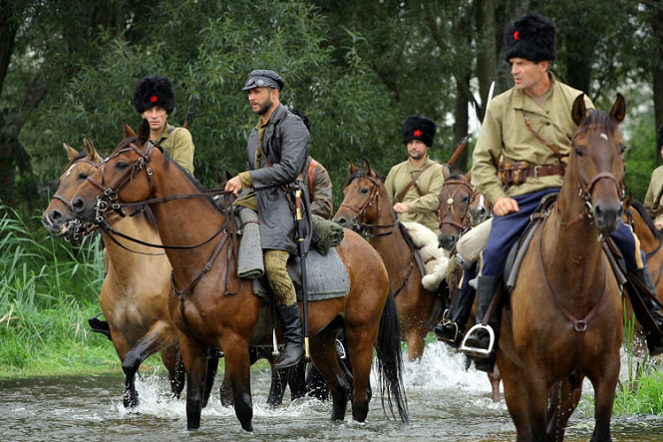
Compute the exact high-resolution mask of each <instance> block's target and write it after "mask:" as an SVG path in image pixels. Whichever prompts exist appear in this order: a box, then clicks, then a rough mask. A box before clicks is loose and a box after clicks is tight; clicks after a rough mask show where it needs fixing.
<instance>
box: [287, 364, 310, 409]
mask: <svg viewBox="0 0 663 442" xmlns="http://www.w3.org/2000/svg"><path fill="white" fill-rule="evenodd" d="M288 386H289V387H290V399H291V400H293V401H294V400H295V399H299V398H302V397H304V396H306V362H300V363H299V364H297V365H295V366H294V367H290V375H289V376H288Z"/></svg>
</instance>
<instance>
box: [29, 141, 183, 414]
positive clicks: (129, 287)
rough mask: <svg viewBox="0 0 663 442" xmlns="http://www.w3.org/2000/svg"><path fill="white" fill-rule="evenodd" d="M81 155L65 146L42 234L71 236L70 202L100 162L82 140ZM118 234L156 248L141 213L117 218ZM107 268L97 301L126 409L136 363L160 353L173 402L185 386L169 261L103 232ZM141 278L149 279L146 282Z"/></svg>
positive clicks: (132, 400) (133, 396)
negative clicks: (172, 312)
mask: <svg viewBox="0 0 663 442" xmlns="http://www.w3.org/2000/svg"><path fill="white" fill-rule="evenodd" d="M84 145H85V151H84V152H82V153H79V152H77V151H76V150H75V149H73V148H72V147H70V146H69V145H67V144H66V143H65V144H64V147H65V150H66V151H67V155H68V157H69V161H70V162H69V165H68V166H67V167H66V168H65V171H64V173H63V174H62V175H61V176H60V185H59V187H58V189H57V191H56V192H55V195H54V196H53V199H51V202H50V204H49V206H48V208H47V209H46V210H45V211H44V213H43V215H42V223H43V225H44V226H45V227H46V229H47V230H48V231H49V232H51V233H52V234H54V235H56V236H63V235H69V234H70V233H73V230H75V228H76V227H75V225H76V220H75V214H74V213H73V208H72V206H71V202H70V201H72V200H73V196H74V194H75V193H76V191H77V190H78V188H79V187H80V185H81V184H82V183H84V182H85V181H86V180H87V177H88V176H90V175H91V174H93V173H94V172H96V171H97V170H98V169H99V165H100V164H101V162H102V161H103V160H102V158H101V156H100V155H99V153H98V152H97V150H96V149H95V147H94V145H93V144H92V141H90V140H89V139H88V138H87V137H85V138H84ZM114 228H115V229H117V230H118V231H120V232H122V233H124V234H127V235H130V236H132V237H135V238H140V239H142V240H144V241H148V242H153V243H158V242H159V241H160V240H159V235H158V233H157V231H156V229H155V226H153V225H150V223H149V222H148V220H147V219H146V216H145V215H143V214H140V215H137V216H133V217H127V218H124V219H117V220H116V222H115V223H114ZM102 235H103V239H104V243H105V245H106V251H107V253H108V258H109V261H110V265H109V268H108V274H107V275H106V277H105V278H104V282H103V284H102V286H101V294H100V295H99V302H100V303H101V309H102V311H103V313H104V316H105V317H106V319H107V320H108V325H109V327H110V335H111V340H112V342H113V346H114V347H115V352H116V353H117V356H118V357H119V358H120V361H121V362H122V371H123V372H124V400H123V402H124V406H125V407H127V408H132V407H135V406H137V405H138V393H137V392H136V389H135V377H136V373H137V372H138V368H139V367H140V364H141V363H142V362H143V361H144V360H145V359H147V358H148V357H149V356H151V355H153V354H154V353H157V352H161V360H162V361H163V364H164V366H165V367H166V369H167V370H168V375H169V379H170V385H171V390H172V392H173V394H174V395H175V396H176V397H179V395H180V392H181V391H182V389H183V387H184V368H183V367H182V362H181V358H180V355H179V347H178V340H179V330H178V329H177V327H176V326H175V323H174V322H173V321H172V319H171V317H170V312H169V311H168V298H169V295H170V291H171V288H170V279H169V278H170V271H171V266H170V263H169V262H168V258H167V257H166V256H165V255H164V254H163V253H161V254H156V255H155V254H153V250H152V249H148V248H147V247H144V246H141V245H132V249H134V250H135V251H136V252H137V253H133V252H131V251H129V250H126V249H124V248H123V247H122V246H120V244H118V243H116V242H115V241H113V240H112V238H110V236H109V235H108V234H107V233H105V232H103V233H102ZM145 275H150V277H149V278H145Z"/></svg>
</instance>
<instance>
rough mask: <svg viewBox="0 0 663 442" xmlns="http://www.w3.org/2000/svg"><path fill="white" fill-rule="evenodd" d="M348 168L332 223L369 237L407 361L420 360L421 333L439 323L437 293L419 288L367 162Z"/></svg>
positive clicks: (406, 249)
mask: <svg viewBox="0 0 663 442" xmlns="http://www.w3.org/2000/svg"><path fill="white" fill-rule="evenodd" d="M348 164H349V172H350V175H349V177H348V179H347V181H346V183H345V186H344V187H343V196H344V198H343V202H342V203H341V206H340V207H339V208H338V211H337V212H336V215H334V221H335V222H337V223H338V224H340V225H342V226H343V227H346V228H350V229H352V230H354V231H355V232H358V233H360V234H361V235H362V236H364V237H366V238H368V239H369V240H370V243H371V245H372V246H373V248H375V250H376V251H377V252H378V253H379V254H380V257H381V258H382V261H384V264H385V266H386V267H387V272H388V273H389V283H390V284H391V289H392V291H393V292H394V297H395V298H396V306H397V308H398V316H399V317H400V320H401V333H402V335H403V338H404V339H405V341H406V342H407V347H408V349H407V350H408V358H409V360H411V361H413V360H416V359H420V358H421V356H422V355H423V353H424V347H425V346H426V341H425V340H426V335H427V334H428V332H430V331H431V330H432V329H433V327H435V325H437V324H438V323H439V322H440V320H441V319H442V313H443V311H444V302H443V300H442V298H441V297H440V296H438V295H437V294H436V293H434V292H429V291H428V290H426V289H424V288H423V286H422V284H421V278H422V275H421V272H420V270H419V266H418V265H417V263H416V261H415V258H414V253H413V251H412V250H411V248H410V246H409V245H408V243H407V242H406V240H405V237H404V236H403V233H402V232H401V228H400V227H401V226H400V223H399V221H398V218H397V217H396V213H395V212H394V210H393V208H392V205H391V201H390V199H389V195H388V194H387V189H386V188H385V186H384V181H383V180H382V178H381V177H380V176H379V175H378V174H377V173H376V172H375V171H374V170H373V169H371V166H370V164H368V161H366V160H364V163H363V166H364V168H363V169H359V168H358V167H357V166H355V165H354V164H352V162H350V161H349V160H348ZM353 365H354V362H353Z"/></svg>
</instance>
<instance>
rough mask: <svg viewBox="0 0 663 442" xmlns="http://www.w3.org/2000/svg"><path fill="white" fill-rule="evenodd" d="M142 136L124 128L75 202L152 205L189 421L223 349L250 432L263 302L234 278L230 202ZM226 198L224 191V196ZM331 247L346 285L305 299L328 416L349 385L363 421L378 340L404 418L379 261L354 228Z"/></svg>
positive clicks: (82, 213)
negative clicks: (344, 349)
mask: <svg viewBox="0 0 663 442" xmlns="http://www.w3.org/2000/svg"><path fill="white" fill-rule="evenodd" d="M146 141H147V133H146V132H145V127H141V134H140V137H136V136H135V134H134V133H133V131H131V130H130V128H128V127H125V139H124V140H123V141H122V142H121V143H120V145H119V146H118V149H117V150H116V151H115V152H114V153H113V154H112V155H111V156H110V157H109V158H108V159H107V160H106V161H105V162H104V165H103V167H102V169H100V170H99V171H97V172H96V173H95V174H94V175H93V176H91V177H89V178H88V180H87V182H86V183H84V184H83V185H82V186H81V187H80V189H79V191H78V193H77V195H76V197H75V198H74V200H73V202H72V205H73V207H74V210H75V211H76V213H77V215H78V216H79V217H80V218H81V219H94V218H95V212H96V211H97V212H100V213H101V212H102V211H103V208H104V205H103V204H100V205H98V204H97V197H100V198H101V200H102V201H105V198H107V197H108V198H109V199H110V201H112V200H114V199H115V198H116V197H117V201H119V202H121V204H122V205H121V207H122V206H123V207H125V208H126V207H128V206H130V205H131V206H133V204H132V203H136V205H139V204H148V205H149V206H150V207H151V209H152V211H153V212H154V215H155V218H156V222H157V227H158V231H159V234H160V236H161V239H162V241H163V242H164V244H166V245H167V246H168V248H167V249H166V254H167V256H168V258H169V260H170V262H171V264H172V267H173V273H172V277H171V282H172V286H173V289H174V293H175V294H176V295H173V296H171V297H170V303H169V307H170V313H171V316H172V317H173V320H174V322H175V324H176V325H177V327H178V328H179V329H180V330H181V332H182V334H181V338H180V347H181V352H182V357H183V359H184V365H185V368H186V373H187V427H188V428H189V429H195V428H198V427H199V426H200V415H201V405H202V394H203V384H204V381H205V367H206V360H207V355H206V352H205V350H206V349H207V348H208V347H216V348H221V349H223V351H224V353H225V363H226V367H225V381H224V385H226V386H228V387H229V388H230V389H231V391H232V400H233V404H234V407H235V413H236V415H237V417H238V419H239V421H240V423H241V425H242V428H244V429H245V430H247V431H251V430H252V428H253V425H252V418H253V406H252V401H251V388H250V372H249V368H250V366H249V362H250V361H249V343H250V341H251V339H252V336H253V334H254V331H255V330H256V323H257V321H258V319H259V316H260V312H261V310H263V306H264V301H263V299H262V298H260V297H258V296H256V295H255V294H254V293H253V291H252V287H251V284H249V283H247V281H244V282H242V281H241V280H239V279H238V278H237V265H236V258H235V257H236V254H235V251H236V246H237V242H238V240H239V235H238V227H237V225H236V224H235V223H234V218H233V215H232V210H229V208H228V206H227V204H226V210H225V211H220V210H218V209H217V207H216V206H215V204H214V203H213V201H212V200H211V198H209V197H204V196H205V195H209V193H206V192H205V191H204V189H202V188H201V187H200V186H199V185H197V183H196V182H195V181H194V180H193V179H192V178H191V177H190V176H189V175H188V174H187V173H185V172H184V171H183V170H182V169H181V168H179V167H178V166H177V164H176V163H174V162H172V161H170V158H169V156H168V155H167V154H164V153H163V152H162V151H161V150H160V149H158V148H155V147H154V146H153V145H152V144H151V143H146ZM191 195H195V196H191ZM200 195H203V197H200ZM223 198H224V199H227V198H230V196H229V195H228V194H224V196H223ZM227 202H228V201H227V200H226V203H227ZM193 246H195V247H193ZM337 251H338V253H339V255H340V257H341V260H342V261H343V263H344V264H345V267H346V269H347V272H348V276H349V279H350V293H349V294H348V295H347V296H346V297H343V298H334V299H330V300H325V301H318V302H312V303H310V305H309V331H310V335H311V341H310V343H311V345H310V348H311V356H312V359H313V362H314V363H315V365H316V367H318V369H319V370H320V372H321V373H322V375H323V376H324V378H325V380H326V381H327V383H328V384H329V386H330V391H331V393H332V397H333V409H332V419H333V420H342V419H343V418H344V417H345V411H346V407H347V402H348V399H349V397H350V393H351V398H352V416H353V418H354V419H355V420H357V421H360V422H361V421H364V420H365V419H366V416H367V414H368V403H369V399H370V397H369V395H370V393H369V390H370V386H369V375H370V371H371V364H372V359H373V346H374V345H375V346H376V348H377V356H378V367H379V368H380V372H381V375H382V376H381V379H382V380H383V384H382V389H381V390H382V391H383V392H384V389H385V388H386V389H387V390H388V391H389V392H390V393H391V394H390V398H389V403H390V404H391V403H394V402H395V403H396V404H397V406H398V411H399V413H400V417H401V419H402V420H404V421H407V409H406V403H405V398H404V396H403V390H402V380H401V364H402V362H401V359H400V357H401V353H400V343H399V336H398V331H399V330H398V316H397V314H396V308H395V305H394V302H393V297H392V296H390V291H389V280H388V276H387V272H386V269H385V268H384V264H382V261H381V260H380V259H379V256H378V255H377V253H376V252H375V251H374V250H373V249H372V248H371V247H370V246H369V245H368V244H366V242H365V241H364V240H363V238H361V237H360V236H359V235H356V234H354V233H353V232H349V231H346V233H345V239H344V240H343V242H342V243H341V245H340V246H339V247H338V248H337ZM266 310H268V309H266ZM339 321H340V322H342V324H343V326H344V328H345V337H346V341H347V344H348V350H349V354H350V358H351V360H352V367H353V380H352V386H351V385H350V380H349V379H348V378H347V377H346V375H345V373H344V370H343V369H342V368H341V366H340V364H341V361H340V358H339V356H338V354H337V353H336V350H335V338H336V334H337V327H338V323H339ZM264 343H265V344H269V342H264Z"/></svg>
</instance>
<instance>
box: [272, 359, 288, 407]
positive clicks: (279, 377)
mask: <svg viewBox="0 0 663 442" xmlns="http://www.w3.org/2000/svg"><path fill="white" fill-rule="evenodd" d="M269 363H270V365H271V367H272V384H271V385H270V387H269V396H267V404H268V405H274V406H276V405H281V404H282V403H283V394H284V393H285V386H286V384H287V382H288V377H289V376H290V367H288V368H274V362H273V361H272V360H270V361H269Z"/></svg>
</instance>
